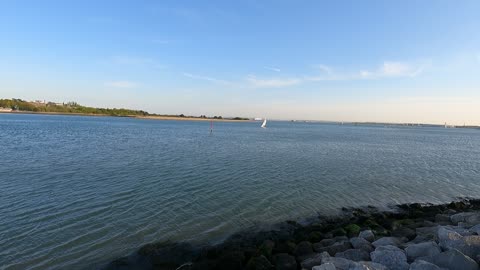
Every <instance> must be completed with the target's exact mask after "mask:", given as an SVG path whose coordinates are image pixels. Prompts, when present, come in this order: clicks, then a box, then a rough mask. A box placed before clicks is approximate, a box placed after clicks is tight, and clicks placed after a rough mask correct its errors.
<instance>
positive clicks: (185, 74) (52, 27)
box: [0, 0, 480, 124]
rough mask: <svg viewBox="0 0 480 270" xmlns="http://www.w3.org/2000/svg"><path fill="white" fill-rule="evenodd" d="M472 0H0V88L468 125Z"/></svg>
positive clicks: (106, 101) (476, 102) (476, 39)
mask: <svg viewBox="0 0 480 270" xmlns="http://www.w3.org/2000/svg"><path fill="white" fill-rule="evenodd" d="M479 12H480V1H476V0H472V1H353V0H352V1H75V2H73V1H47V0H46V1H22V0H17V1H0V60H1V61H0V96H1V97H3V98H11V97H19V98H23V99H27V100H34V99H46V100H53V101H59V102H62V101H70V100H75V101H77V102H79V103H82V104H85V105H91V106H102V107H105V106H107V107H128V108H134V109H145V110H147V111H149V112H156V113H168V114H177V113H178V114H179V113H184V114H192V115H200V114H207V115H223V116H236V115H240V116H250V117H255V116H260V117H269V118H279V119H318V120H338V121H391V122H435V123H443V122H445V121H447V122H450V123H462V124H463V123H464V122H466V123H471V124H480V30H479V29H480V16H479Z"/></svg>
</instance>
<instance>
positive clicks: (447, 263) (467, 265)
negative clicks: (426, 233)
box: [424, 249, 479, 270]
mask: <svg viewBox="0 0 480 270" xmlns="http://www.w3.org/2000/svg"><path fill="white" fill-rule="evenodd" d="M424 260H425V261H429V262H431V263H433V264H435V265H437V266H439V267H444V268H447V269H450V270H478V269H479V267H478V264H477V263H476V262H475V261H474V260H472V259H471V258H470V257H468V256H465V255H464V254H463V253H461V252H460V251H458V250H456V249H452V250H448V251H445V252H442V253H440V254H437V255H435V256H433V257H425V259H424Z"/></svg>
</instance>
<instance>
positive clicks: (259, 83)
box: [247, 75, 302, 88]
mask: <svg viewBox="0 0 480 270" xmlns="http://www.w3.org/2000/svg"><path fill="white" fill-rule="evenodd" d="M247 81H248V83H249V84H250V86H252V87H254V88H278V87H285V86H292V85H296V84H299V83H301V82H302V80H301V79H298V78H270V79H259V78H257V77H256V76H253V75H250V76H248V77H247Z"/></svg>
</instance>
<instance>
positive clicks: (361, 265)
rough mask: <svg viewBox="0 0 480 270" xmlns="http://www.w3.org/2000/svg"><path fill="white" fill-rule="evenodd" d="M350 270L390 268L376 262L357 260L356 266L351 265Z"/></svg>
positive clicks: (383, 269) (381, 269)
mask: <svg viewBox="0 0 480 270" xmlns="http://www.w3.org/2000/svg"><path fill="white" fill-rule="evenodd" d="M348 270H388V268H387V267H386V266H385V265H383V264H379V263H374V262H357V263H356V264H355V266H354V267H350V268H349V269H348Z"/></svg>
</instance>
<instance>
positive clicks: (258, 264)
mask: <svg viewBox="0 0 480 270" xmlns="http://www.w3.org/2000/svg"><path fill="white" fill-rule="evenodd" d="M272 268H273V265H272V264H271V263H270V261H269V260H268V259H267V258H266V257H265V256H263V255H260V256H257V257H252V258H251V259H250V260H249V261H248V263H247V267H246V269H247V270H267V269H268V270H270V269H272ZM225 269H227V268H225Z"/></svg>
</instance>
